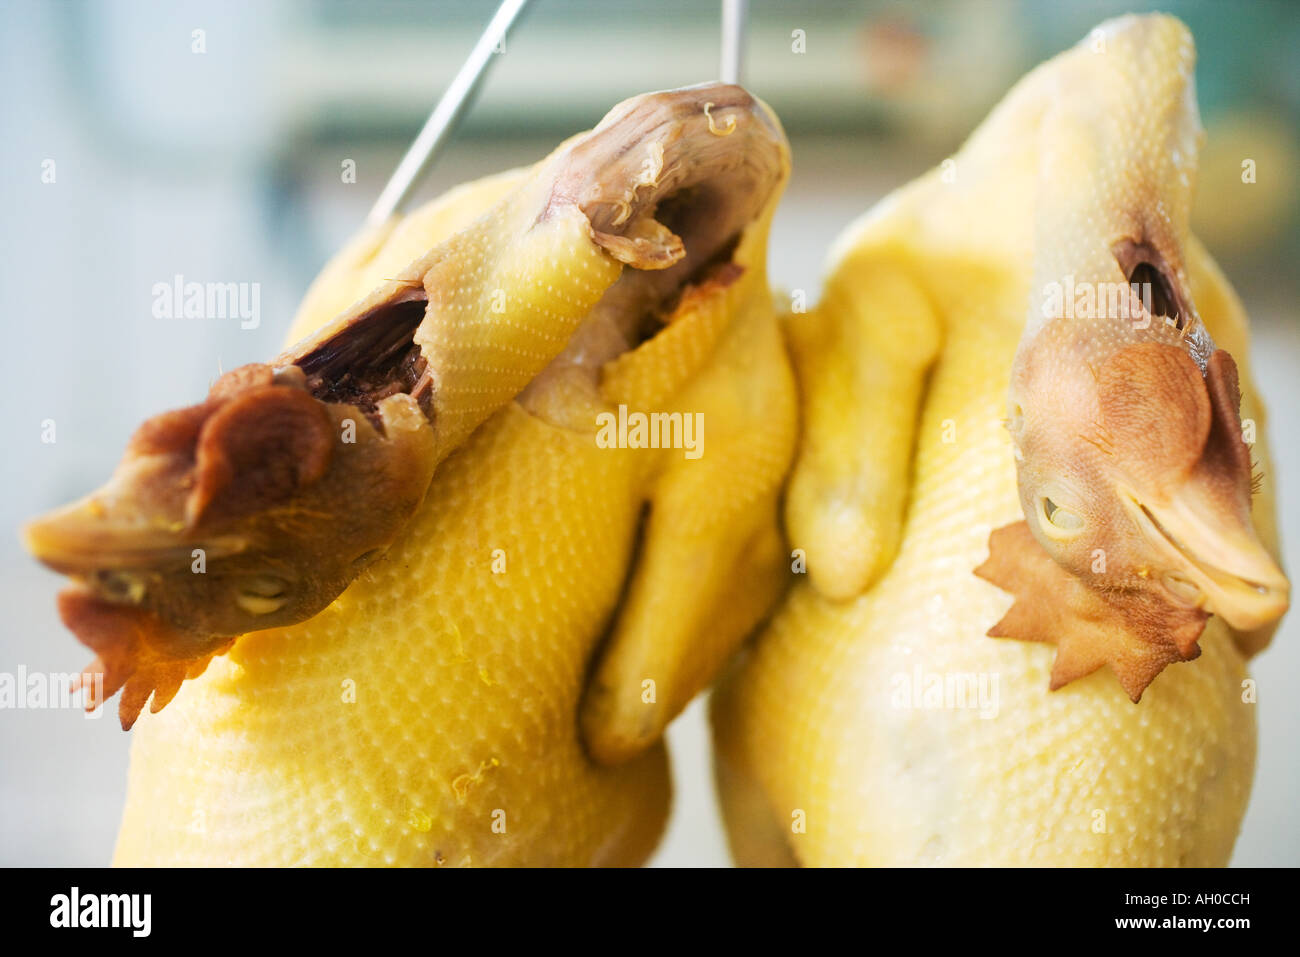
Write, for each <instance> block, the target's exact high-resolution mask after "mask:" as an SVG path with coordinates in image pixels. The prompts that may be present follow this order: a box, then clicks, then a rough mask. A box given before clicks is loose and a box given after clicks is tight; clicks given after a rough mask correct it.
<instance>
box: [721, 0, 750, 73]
mask: <svg viewBox="0 0 1300 957" xmlns="http://www.w3.org/2000/svg"><path fill="white" fill-rule="evenodd" d="M748 23H749V0H722V68H721V71H720V73H719V75H718V79H720V80H721V81H722V82H723V83H739V82H740V77H741V73H742V72H743V71H744V68H745V29H746V27H747V26H748Z"/></svg>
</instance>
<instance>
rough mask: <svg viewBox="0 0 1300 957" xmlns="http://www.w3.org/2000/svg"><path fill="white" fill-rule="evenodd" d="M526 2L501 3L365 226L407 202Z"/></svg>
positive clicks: (507, 1) (382, 194) (373, 223)
mask: <svg viewBox="0 0 1300 957" xmlns="http://www.w3.org/2000/svg"><path fill="white" fill-rule="evenodd" d="M528 3H529V0H504V2H503V3H502V4H501V6H499V7H497V12H496V13H495V14H494V15H493V17H492V19H491V20H490V21H489V22H488V25H487V28H486V29H484V31H483V35H482V36H480V37H479V38H478V42H477V43H475V44H474V49H473V50H471V51H470V54H469V58H468V59H466V60H465V63H464V64H463V65H462V66H461V68H460V70H459V71H457V73H456V75H455V77H453V78H452V81H451V85H450V86H448V87H447V92H445V93H443V95H442V98H441V99H440V100H438V105H437V106H435V107H434V108H433V112H432V113H430V114H429V119H428V120H426V121H425V124H424V128H423V129H422V130H420V135H419V136H417V137H416V138H415V142H414V143H412V144H411V148H410V149H408V150H407V151H406V155H405V156H403V157H402V161H401V162H400V163H398V164H397V169H396V170H394V171H393V175H392V177H391V178H390V179H389V180H388V183H387V184H386V185H385V186H384V189H383V191H382V192H381V193H380V194H379V198H378V199H377V200H375V205H374V206H372V207H371V209H370V213H369V215H367V216H366V224H367V225H371V226H374V225H378V224H379V223H382V222H385V221H386V220H388V219H389V218H390V217H391V216H392V215H393V214H394V213H396V212H397V211H398V210H400V209H401V208H402V206H403V204H404V203H405V202H406V201H407V200H408V199H410V197H411V193H412V192H414V191H415V188H416V186H418V185H419V183H420V177H422V176H423V175H424V173H425V171H426V170H427V169H428V168H429V165H430V164H431V163H432V162H433V160H434V158H435V157H436V156H437V155H438V153H439V152H440V151H441V150H442V147H443V146H444V145H446V142H447V140H448V139H450V137H451V134H452V133H453V132H455V129H456V124H457V123H458V122H459V121H460V118H461V117H462V116H463V115H464V114H465V111H466V110H467V109H469V106H470V103H471V102H473V99H474V94H475V93H476V92H477V91H478V88H479V86H481V85H482V83H483V78H484V77H486V76H487V72H488V64H490V63H491V62H492V58H493V57H494V56H495V55H496V52H495V51H496V50H497V49H498V48H499V47H500V46H501V44H502V43H504V42H505V39H506V37H507V36H508V35H509V34H510V28H511V27H513V26H514V25H515V22H516V21H517V20H518V19H519V15H520V14H521V13H523V11H524V8H525V7H527V6H528Z"/></svg>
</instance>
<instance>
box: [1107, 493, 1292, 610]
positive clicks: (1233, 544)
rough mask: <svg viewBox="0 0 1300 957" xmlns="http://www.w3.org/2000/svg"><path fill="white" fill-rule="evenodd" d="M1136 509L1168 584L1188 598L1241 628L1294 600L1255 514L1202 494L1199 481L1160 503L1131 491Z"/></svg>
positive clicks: (1131, 502) (1184, 599)
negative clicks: (1243, 513)
mask: <svg viewBox="0 0 1300 957" xmlns="http://www.w3.org/2000/svg"><path fill="white" fill-rule="evenodd" d="M1127 501H1128V504H1129V507H1130V511H1131V513H1132V515H1133V517H1134V519H1135V521H1136V522H1137V524H1138V527H1139V528H1141V529H1142V532H1143V534H1144V535H1145V537H1146V538H1147V539H1148V541H1149V542H1150V543H1151V545H1152V547H1153V548H1155V549H1156V551H1157V553H1158V554H1160V555H1161V557H1162V558H1163V559H1164V562H1165V564H1166V565H1167V567H1168V568H1169V569H1170V570H1169V571H1167V572H1165V574H1164V580H1163V582H1162V583H1163V584H1164V586H1165V587H1166V589H1167V590H1169V591H1170V592H1171V593H1172V594H1173V595H1174V596H1175V597H1176V598H1178V599H1179V600H1180V601H1182V602H1183V603H1185V604H1192V605H1197V606H1199V607H1202V608H1204V609H1205V610H1206V611H1208V612H1210V613H1212V614H1216V615H1218V616H1220V617H1221V618H1223V620H1224V621H1226V622H1227V623H1228V624H1229V625H1230V626H1231V627H1233V628H1234V629H1237V630H1239V631H1250V630H1252V629H1255V628H1260V627H1262V626H1264V625H1267V624H1269V623H1270V622H1273V621H1276V620H1277V619H1278V618H1280V617H1281V616H1282V615H1283V613H1285V612H1286V610H1287V608H1288V607H1289V605H1290V603H1291V585H1290V582H1288V581H1287V578H1286V575H1285V574H1283V572H1282V569H1281V568H1279V567H1278V564H1277V562H1276V561H1275V560H1274V559H1273V556H1272V555H1270V554H1269V552H1268V550H1267V549H1266V548H1265V547H1264V545H1263V543H1261V542H1260V540H1259V538H1258V536H1257V535H1256V534H1255V529H1254V527H1253V526H1252V525H1251V523H1250V519H1249V516H1248V515H1247V516H1245V517H1244V518H1243V517H1239V516H1237V515H1234V514H1231V513H1230V511H1228V510H1224V509H1223V508H1222V507H1221V506H1218V507H1216V505H1215V503H1214V501H1213V500H1202V497H1201V496H1198V495H1197V494H1196V485H1195V483H1188V484H1187V485H1185V486H1184V488H1183V489H1182V490H1181V491H1179V492H1177V493H1175V494H1174V495H1172V496H1170V497H1169V499H1168V502H1167V503H1165V504H1161V505H1159V506H1155V505H1149V504H1143V503H1142V502H1140V501H1139V500H1138V499H1137V498H1136V497H1133V496H1129V497H1127Z"/></svg>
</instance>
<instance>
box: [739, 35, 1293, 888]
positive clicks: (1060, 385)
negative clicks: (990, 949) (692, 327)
mask: <svg viewBox="0 0 1300 957" xmlns="http://www.w3.org/2000/svg"><path fill="white" fill-rule="evenodd" d="M1193 61H1194V49H1193V45H1192V40H1191V37H1190V35H1189V34H1188V32H1187V31H1186V29H1185V28H1184V27H1183V26H1182V24H1181V23H1179V22H1178V21H1177V20H1174V19H1173V18H1169V17H1163V16H1151V17H1124V18H1120V19H1117V20H1114V21H1109V22H1108V23H1106V24H1104V25H1102V27H1100V28H1099V29H1098V30H1097V31H1094V32H1093V33H1092V34H1091V35H1090V37H1089V38H1088V39H1087V40H1085V41H1084V42H1083V43H1081V44H1080V45H1079V46H1078V47H1076V48H1075V49H1073V50H1070V51H1068V52H1066V53H1064V54H1062V55H1061V56H1059V57H1057V58H1056V59H1054V60H1052V61H1050V62H1048V63H1046V64H1044V65H1043V66H1041V67H1039V68H1038V69H1036V70H1035V71H1033V72H1032V73H1031V74H1030V75H1029V76H1027V77H1026V78H1025V79H1024V80H1022V81H1021V82H1020V83H1019V84H1018V85H1017V86H1016V87H1015V88H1014V89H1013V90H1012V91H1011V93H1010V94H1008V96H1007V97H1006V99H1005V100H1004V101H1003V102H1002V103H1001V104H1000V105H999V106H998V107H997V108H996V109H995V110H994V111H993V113H992V114H991V115H990V116H989V118H988V119H987V120H986V121H985V123H984V124H983V125H982V126H981V127H980V128H979V129H978V130H977V131H976V132H975V133H974V134H973V135H972V136H971V138H970V139H969V141H968V142H967V143H966V145H965V146H964V147H963V148H962V149H961V151H959V152H958V153H957V154H956V155H955V156H954V157H953V158H952V160H951V161H950V162H948V163H945V164H943V166H941V168H940V169H937V170H935V171H933V172H932V173H930V174H928V175H927V176H925V177H923V178H922V179H920V180H918V181H917V182H915V183H913V184H911V185H909V186H907V187H905V188H903V189H902V190H900V191H898V192H897V193H895V194H894V195H893V196H891V197H888V198H887V199H885V200H884V201H883V202H882V203H881V204H880V205H879V206H878V207H877V208H876V209H875V210H873V211H872V212H871V213H869V214H868V215H867V216H866V217H865V218H864V219H863V220H862V221H860V222H859V223H858V224H856V225H855V226H853V227H850V229H849V231H848V232H847V234H846V235H845V236H844V237H843V238H842V239H841V240H840V241H839V242H838V244H837V245H836V247H835V250H834V251H833V253H832V256H831V268H830V271H829V279H828V281H827V286H826V290H825V294H824V297H823V299H822V301H821V303H820V304H819V306H818V307H817V309H816V310H814V311H813V312H812V313H810V314H808V315H795V316H791V317H789V318H788V321H787V333H788V338H789V341H790V344H791V350H792V354H793V357H794V359H795V364H796V372H797V376H798V379H799V382H800V390H801V395H802V402H803V436H802V439H801V443H802V444H801V449H800V454H799V458H798V461H797V463H796V466H795V469H794V472H793V474H792V478H791V482H790V486H789V492H788V497H787V505H786V523H787V529H788V532H789V535H790V539H791V545H792V546H793V547H795V548H797V549H800V550H801V552H802V553H803V554H804V555H805V556H806V562H807V571H808V580H807V581H805V582H801V583H800V584H797V585H796V586H795V588H794V589H793V590H792V592H791V593H790V595H789V596H788V598H787V599H786V601H785V602H784V604H783V605H782V607H781V608H780V610H779V611H778V612H777V613H776V615H775V617H774V619H773V621H772V622H771V623H770V624H769V625H768V626H767V627H766V628H765V630H764V631H763V632H762V633H761V635H760V636H759V638H758V639H757V641H756V643H755V644H754V645H753V646H752V647H751V648H749V649H747V651H746V653H745V654H744V655H743V656H742V658H741V659H740V660H739V661H738V663H737V666H736V667H735V668H734V669H733V670H732V671H731V672H730V673H729V674H728V676H727V677H726V678H725V679H724V681H723V683H722V685H721V686H720V688H719V690H718V691H717V692H716V693H715V697H714V703H713V722H714V727H715V743H716V755H717V759H716V771H717V779H718V785H719V788H720V790H721V796H722V802H723V807H724V811H725V816H726V821H727V827H728V832H729V837H730V841H731V847H732V850H733V853H734V855H735V857H736V859H737V861H738V862H740V863H742V864H778V865H790V864H803V865H990V864H1013V865H1044V864H1058V865H1089V864H1110V865H1129V866H1139V865H1180V864H1182V865H1195V864H1200V865H1221V864H1225V863H1226V862H1227V860H1228V857H1229V855H1230V853H1231V850H1232V846H1233V842H1234V840H1235V838H1236V833H1237V828H1238V826H1239V824H1240V821H1241V817H1242V814H1243V812H1244V810H1245V805H1246V800H1247V797H1248V795H1249V791H1250V781H1251V776H1252V773H1253V769H1254V753H1255V705H1254V700H1255V699H1254V695H1253V692H1252V689H1251V687H1250V684H1249V682H1248V681H1247V676H1246V672H1245V659H1246V657H1247V656H1248V655H1249V654H1252V653H1254V652H1255V651H1257V650H1259V648H1260V647H1262V645H1263V644H1264V643H1266V642H1267V640H1268V636H1269V634H1270V633H1271V630H1272V629H1273V628H1274V627H1275V626H1276V622H1277V619H1278V617H1279V616H1280V615H1281V614H1282V612H1283V611H1284V610H1285V608H1286V606H1287V602H1288V600H1289V588H1288V585H1287V582H1286V579H1285V577H1284V576H1283V575H1282V573H1281V571H1280V570H1279V569H1278V567H1277V564H1276V560H1275V555H1276V552H1277V543H1276V539H1275V535H1274V519H1273V489H1274V483H1273V481H1272V476H1271V475H1270V473H1269V465H1268V457H1267V449H1266V442H1265V439H1264V430H1263V427H1264V416H1263V410H1262V408H1261V406H1260V404H1259V400H1258V397H1257V395H1256V393H1255V390H1254V387H1253V384H1252V383H1251V379H1250V372H1249V361H1248V349H1247V347H1248V341H1249V339H1248V330H1247V326H1246V318H1245V315H1244V313H1243V311H1242V308H1241V305H1240V303H1239V302H1238V300H1237V298H1236V296H1235V295H1234V294H1233V292H1232V290H1231V287H1230V286H1229V285H1228V284H1227V281H1226V280H1225V279H1224V277H1223V275H1222V274H1221V273H1220V271H1219V270H1218V268H1217V266H1216V265H1215V264H1214V263H1213V261H1212V260H1211V259H1210V257H1209V255H1208V254H1207V253H1206V252H1205V250H1204V249H1203V248H1202V247H1201V246H1200V244H1199V243H1198V242H1197V241H1196V239H1195V238H1194V237H1193V236H1191V235H1190V233H1189V231H1188V225H1187V219H1188V209H1189V205H1190V201H1191V194H1192V180H1193V177H1194V173H1195V159H1196V149H1197V146H1198V143H1199V139H1200V136H1201V133H1200V127H1199V120H1198V118H1197V112H1196V103H1195V93H1194V87H1193V85H1192V70H1193ZM1134 283H1135V284H1137V285H1136V286H1134V285H1132V284H1134ZM1135 289H1136V290H1139V291H1143V290H1144V295H1145V298H1142V297H1141V296H1137V295H1136V294H1135V295H1134V296H1133V297H1130V291H1131V290H1135ZM1066 290H1069V292H1068V293H1067V292H1066ZM1111 290H1116V291H1117V293H1118V295H1117V296H1116V297H1115V299H1113V300H1112V299H1110V297H1109V296H1103V294H1102V293H1103V292H1109V291H1111ZM1085 291H1088V292H1089V293H1090V295H1091V297H1092V298H1091V310H1090V308H1089V296H1088V295H1085V294H1084V292H1085ZM1099 302H1107V303H1110V302H1115V303H1117V305H1118V307H1119V314H1116V312H1115V311H1113V310H1111V309H1109V308H1103V309H1100V311H1098V306H1097V303H1099ZM1066 303H1068V304H1069V305H1068V307H1067V305H1066ZM1130 307H1131V308H1130ZM1234 359H1235V362H1234ZM1238 379H1239V381H1240V390H1241V395H1240V411H1239V410H1238V408H1237V401H1238V396H1237V392H1236V390H1237V385H1238ZM1242 420H1245V421H1246V422H1248V423H1249V424H1250V425H1251V426H1252V427H1253V432H1254V435H1253V438H1254V444H1253V446H1252V447H1251V448H1249V449H1247V448H1246V447H1245V444H1244V442H1243V438H1242V436H1243V433H1242ZM1252 459H1253V464H1254V468H1255V469H1256V470H1257V471H1256V479H1257V480H1258V483H1259V487H1258V489H1257V493H1256V494H1255V495H1254V498H1253V502H1252V498H1251V491H1252V484H1253V482H1254V481H1255V479H1252V472H1251V461H1252ZM1260 475H1262V478H1258V476H1260ZM1256 529H1258V534H1257V531H1256ZM977 569H978V574H977ZM1009 592H1010V593H1012V594H1008V593H1009ZM992 636H998V637H996V638H995V637H992ZM1008 639H1012V640H1008ZM1014 639H1020V640H1014ZM1044 643H1046V644H1044ZM1053 644H1054V645H1055V646H1056V647H1052V645H1053ZM1198 656H1199V657H1198ZM1192 659H1195V660H1192ZM1166 666H1168V667H1166ZM1117 679H1118V680H1117ZM1139 698H1140V701H1138V700H1137V699H1139Z"/></svg>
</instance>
